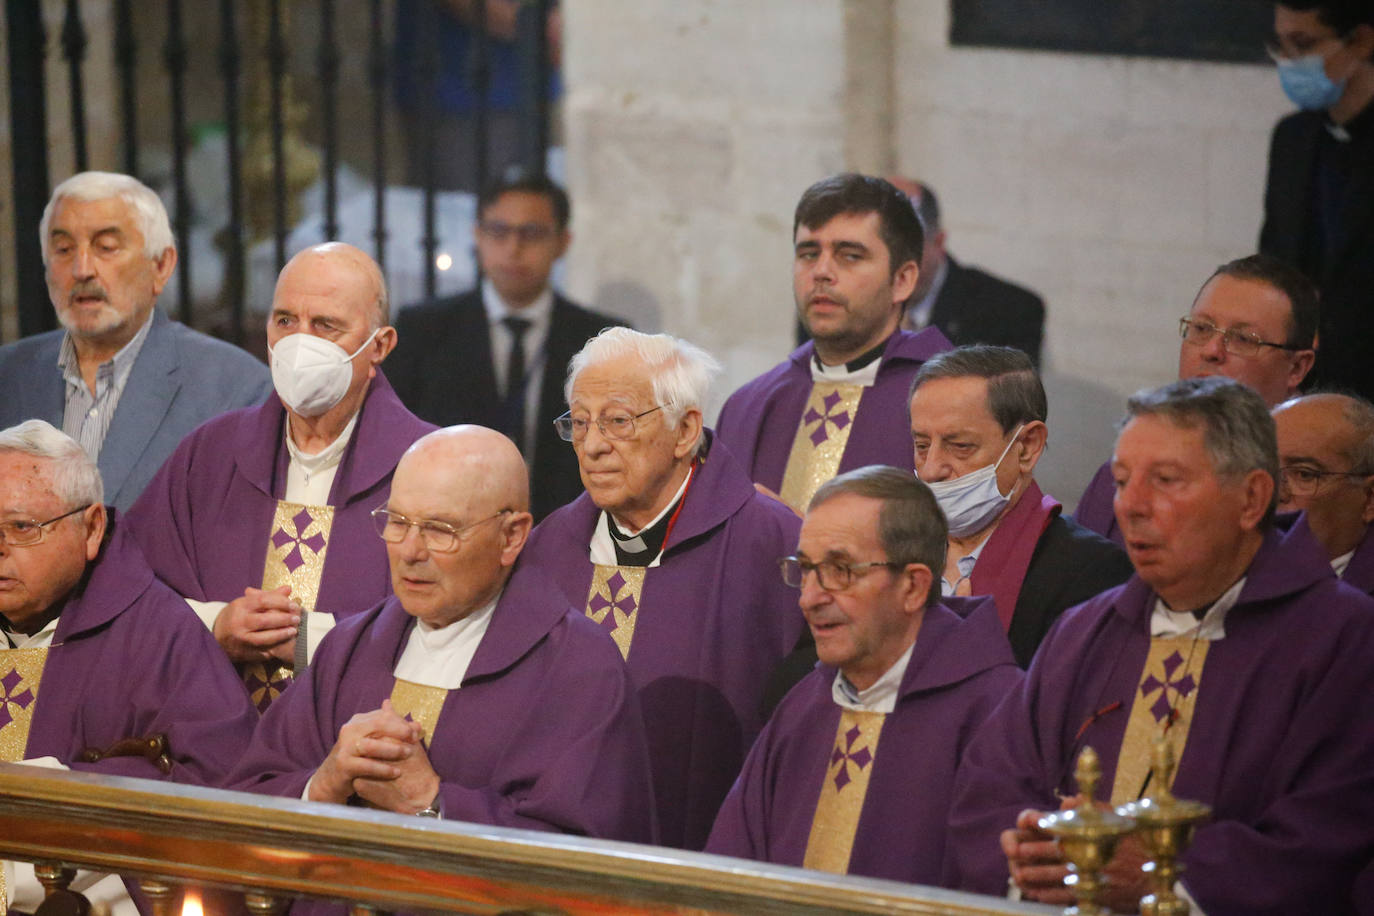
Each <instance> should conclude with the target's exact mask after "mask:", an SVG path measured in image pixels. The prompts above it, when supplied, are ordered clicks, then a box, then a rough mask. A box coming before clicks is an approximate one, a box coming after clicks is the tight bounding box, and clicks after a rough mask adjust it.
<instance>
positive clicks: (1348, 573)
mask: <svg viewBox="0 0 1374 916" xmlns="http://www.w3.org/2000/svg"><path fill="white" fill-rule="evenodd" d="M1341 578H1342V579H1343V580H1344V581H1345V582H1346V584H1347V585H1352V586H1354V587H1355V588H1358V589H1359V590H1360V591H1362V592H1364V593H1365V594H1366V595H1374V525H1370V526H1369V527H1368V528H1366V529H1365V532H1364V538H1363V539H1362V540H1361V541H1360V544H1359V546H1358V547H1356V548H1355V555H1354V556H1353V557H1351V558H1350V565H1349V566H1347V567H1346V568H1345V575H1343V576H1341Z"/></svg>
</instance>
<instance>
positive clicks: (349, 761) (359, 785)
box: [309, 700, 439, 814]
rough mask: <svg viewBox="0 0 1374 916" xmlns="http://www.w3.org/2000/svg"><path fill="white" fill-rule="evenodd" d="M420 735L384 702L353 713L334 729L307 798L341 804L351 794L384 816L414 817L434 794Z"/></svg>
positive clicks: (435, 785) (416, 726) (436, 784)
mask: <svg viewBox="0 0 1374 916" xmlns="http://www.w3.org/2000/svg"><path fill="white" fill-rule="evenodd" d="M423 738H424V730H423V729H422V728H421V727H420V726H419V724H418V723H416V722H411V721H408V720H406V719H403V718H401V717H400V716H399V715H397V714H396V711H395V710H394V709H393V708H392V706H391V701H390V700H383V701H382V708H381V709H374V710H373V711H372V712H363V713H358V714H357V715H355V716H354V717H353V718H351V719H349V720H348V722H346V723H345V724H344V726H343V728H341V729H339V738H338V740H337V741H335V742H334V747H333V749H331V750H330V752H329V756H328V757H326V758H325V759H324V763H322V764H320V767H319V769H317V770H316V771H315V775H314V776H313V777H312V778H311V780H310V792H309V799H310V800H311V801H330V802H337V803H339V804H344V803H347V801H348V800H349V798H351V797H352V796H354V795H357V796H358V797H359V798H361V799H363V800H364V801H367V802H370V803H371V804H373V805H374V806H376V807H378V808H382V809H384V810H386V811H395V812H397V813H398V814H415V813H417V812H419V811H423V810H424V809H425V808H428V807H429V806H430V804H431V803H433V801H434V800H435V799H436V798H437V797H438V795H439V774H437V773H435V772H434V767H432V766H431V765H430V762H429V755H428V754H427V753H426V752H425V746H424V743H423Z"/></svg>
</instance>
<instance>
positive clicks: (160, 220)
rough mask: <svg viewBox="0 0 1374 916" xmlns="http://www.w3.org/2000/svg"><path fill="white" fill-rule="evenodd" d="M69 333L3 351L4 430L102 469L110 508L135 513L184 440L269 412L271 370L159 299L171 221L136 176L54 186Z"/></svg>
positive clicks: (51, 214)
mask: <svg viewBox="0 0 1374 916" xmlns="http://www.w3.org/2000/svg"><path fill="white" fill-rule="evenodd" d="M38 233H39V241H40V244H41V245H42V248H43V265H44V267H45V268H46V270H47V279H48V295H49V297H51V299H52V304H53V308H55V309H56V310H57V318H58V320H59V321H60V322H61V323H62V328H61V329H59V330H56V331H49V332H47V333H45V334H36V335H34V336H32V337H27V338H25V339H23V340H20V341H17V342H15V343H12V344H8V345H6V346H4V347H0V392H3V393H4V394H3V396H2V397H0V428H4V427H9V426H13V425H15V424H17V423H20V422H22V421H24V420H28V419H33V418H38V419H42V420H47V421H48V422H49V423H52V424H53V425H54V426H57V427H59V428H60V429H62V430H63V431H64V432H66V433H67V434H68V435H70V436H71V437H72V438H74V439H76V440H77V441H78V442H80V443H81V445H82V447H84V448H85V449H86V451H87V452H88V453H89V454H90V455H91V457H92V458H95V459H96V462H97V463H98V464H99V466H100V475H101V477H102V478H103V479H104V481H105V494H106V501H107V502H108V503H109V504H110V505H113V506H115V507H116V508H118V509H121V510H122V509H125V508H127V507H128V506H129V505H130V504H131V503H133V501H134V500H135V499H137V498H138V495H139V494H140V493H141V492H143V488H144V487H145V486H147V484H148V481H149V480H151V479H152V477H153V475H154V474H155V473H157V469H158V468H159V467H161V466H162V462H163V461H164V460H166V458H167V456H168V455H170V454H171V453H172V450H173V449H174V448H176V446H177V443H179V442H180V441H181V439H182V437H183V436H185V435H186V434H187V433H189V432H190V431H191V430H193V429H195V428H196V427H197V426H199V425H200V424H201V423H202V422H204V421H205V420H208V419H209V418H211V417H213V416H216V415H218V414H220V413H223V412H224V411H226V410H232V409H233V408H236V407H247V406H249V405H252V404H257V403H259V402H261V401H262V400H263V399H264V398H265V397H266V396H267V395H268V393H269V392H271V390H272V380H271V377H270V375H269V374H268V371H267V367H266V366H264V365H263V364H262V363H261V362H260V361H259V360H257V359H255V358H254V357H253V356H251V355H249V354H248V353H247V352H245V351H243V350H240V349H239V348H237V347H234V346H231V345H229V344H227V343H224V342H222V341H218V340H215V339H214V338H212V337H208V336H206V335H204V334H201V333H199V332H197V331H193V330H191V329H190V328H187V327H185V326H184V325H181V324H178V323H177V322H174V321H170V320H169V319H168V318H167V317H166V316H165V315H163V314H162V313H161V312H159V311H158V310H157V308H156V305H157V297H158V295H159V294H160V293H161V292H162V289H163V287H165V286H166V285H167V281H168V280H169V279H170V278H171V276H172V271H173V270H174V269H175V268H176V262H177V249H176V242H175V241H174V239H173V238H172V229H171V226H170V225H169V224H168V221H167V211H166V210H165V209H164V208H163V206H162V201H161V200H159V199H158V196H157V195H156V194H155V193H153V191H152V190H151V189H149V188H148V187H146V186H145V185H144V184H142V183H141V182H139V181H138V180H137V179H135V178H131V177H130V176H128V175H119V174H115V173H112V172H82V173H80V174H78V175H74V176H72V177H71V178H68V179H67V180H66V181H64V182H62V183H61V184H60V185H58V186H57V187H56V188H55V189H54V190H53V194H52V198H51V199H50V200H49V201H48V206H47V209H45V210H44V211H43V220H42V222H41V223H40V224H39V227H38Z"/></svg>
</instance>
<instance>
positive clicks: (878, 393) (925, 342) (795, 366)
mask: <svg viewBox="0 0 1374 916" xmlns="http://www.w3.org/2000/svg"><path fill="white" fill-rule="evenodd" d="M815 348H816V345H815V343H814V342H812V341H807V342H806V343H804V344H802V345H801V346H800V347H798V348H797V349H796V350H793V351H792V354H791V355H790V356H789V357H788V358H787V359H786V360H784V361H783V362H782V363H780V364H778V365H777V366H774V367H773V368H772V369H769V370H768V371H767V372H765V373H764V374H763V375H760V376H759V377H758V378H756V379H754V380H753V381H751V382H748V383H746V384H744V385H743V386H741V387H740V389H739V390H738V391H736V392H735V393H734V394H732V395H730V397H729V399H728V400H726V402H725V406H724V407H722V408H721V411H720V420H719V421H718V423H717V425H716V429H717V433H718V435H719V437H720V441H721V442H724V443H725V444H726V445H727V446H729V448H730V451H731V452H733V453H734V454H735V456H736V457H737V458H738V460H739V461H740V462H741V463H742V464H743V465H744V467H745V472H746V473H747V474H748V475H749V479H750V480H753V481H755V482H756V483H761V484H763V485H764V486H765V487H768V488H769V489H770V490H773V491H774V492H778V491H779V490H780V489H781V487H782V475H783V472H784V471H785V470H786V469H787V458H788V455H789V454H790V453H791V451H792V442H793V440H794V439H795V438H796V435H797V424H798V423H799V422H800V421H801V415H802V410H804V409H805V407H806V399H807V398H808V397H809V396H810V394H811V386H812V384H813V380H812V378H811V355H812V354H813V353H814V352H815ZM949 349H952V345H951V344H950V342H949V341H948V340H947V339H945V336H944V335H943V334H941V333H940V331H939V330H937V329H936V328H933V327H930V328H925V329H923V330H921V331H918V332H916V333H914V334H913V333H911V332H910V331H898V332H897V333H895V334H893V335H892V337H890V338H889V339H888V342H887V347H886V349H884V350H883V355H882V363H881V364H880V365H879V366H878V377H877V379H876V380H875V381H874V383H873V385H872V386H871V387H869V388H865V389H864V394H863V399H862V400H860V401H859V410H858V415H857V416H855V417H853V418H852V420H853V424H854V425H853V428H852V429H851V430H850V433H849V442H848V443H847V444H846V446H845V450H844V457H843V458H842V459H840V468H839V472H838V473H841V474H843V473H844V472H845V471H851V470H853V469H854V468H861V467H865V466H867V465H870V464H889V465H892V466H893V467H899V468H903V469H905V470H912V469H913V468H914V467H915V465H914V463H913V455H914V453H913V450H912V446H911V422H910V419H909V415H908V411H909V406H910V405H909V402H908V397H907V396H908V393H909V391H910V389H911V380H912V378H913V377H915V375H916V372H917V370H919V369H920V368H921V364H922V363H924V362H925V361H926V360H928V359H930V358H931V357H932V356H935V355H936V354H938V353H943V352H944V351H946V350H949ZM847 419H850V418H847ZM794 546H795V545H794Z"/></svg>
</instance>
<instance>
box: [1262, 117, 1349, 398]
mask: <svg viewBox="0 0 1374 916" xmlns="http://www.w3.org/2000/svg"><path fill="white" fill-rule="evenodd" d="M1350 126H1351V127H1352V131H1351V135H1352V139H1351V141H1350V142H1351V144H1352V147H1351V149H1350V156H1351V160H1350V161H1351V162H1352V163H1354V164H1355V165H1354V173H1353V174H1352V176H1351V181H1350V186H1349V187H1348V188H1347V194H1346V200H1345V212H1344V214H1343V215H1342V219H1341V221H1340V229H1339V231H1338V233H1337V236H1336V238H1335V243H1334V245H1333V246H1332V249H1333V250H1332V251H1331V252H1330V253H1329V254H1328V256H1327V257H1325V258H1322V257H1320V256H1319V252H1318V251H1317V248H1318V246H1317V243H1316V241H1315V240H1314V239H1313V238H1312V233H1313V225H1314V222H1315V220H1314V218H1313V206H1314V200H1315V195H1316V191H1315V188H1314V185H1315V172H1314V169H1315V166H1316V159H1317V147H1318V144H1319V143H1320V142H1321V140H1322V137H1323V135H1324V134H1325V132H1326V118H1325V115H1323V114H1322V113H1320V112H1311V111H1300V112H1297V113H1296V114H1291V115H1289V116H1288V117H1286V118H1284V119H1283V120H1281V121H1279V123H1278V125H1277V126H1276V127H1275V128H1274V136H1273V139H1272V141H1271V143H1270V145H1269V177H1268V180H1267V182H1266V183H1265V188H1264V227H1263V228H1262V229H1261V230H1260V250H1261V251H1263V252H1265V253H1266V254H1272V255H1274V256H1275V257H1278V258H1281V259H1283V260H1284V261H1287V262H1288V263H1290V264H1292V265H1293V266H1295V267H1297V268H1298V269H1300V270H1301V271H1302V272H1303V273H1305V274H1307V276H1308V277H1310V278H1311V279H1312V280H1313V281H1315V282H1316V284H1317V286H1318V288H1320V290H1321V296H1322V299H1321V336H1320V339H1319V341H1318V349H1317V364H1316V367H1315V368H1314V369H1313V372H1312V383H1313V384H1317V385H1322V386H1325V387H1339V388H1348V389H1351V390H1353V391H1355V392H1357V393H1359V394H1361V395H1364V396H1365V397H1366V398H1374V361H1371V360H1370V358H1369V357H1370V354H1371V353H1374V104H1371V105H1370V106H1368V107H1366V109H1365V110H1364V111H1363V112H1362V113H1361V114H1360V115H1358V116H1357V117H1356V118H1355V119H1354V120H1353V121H1352V122H1351V125H1350Z"/></svg>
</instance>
